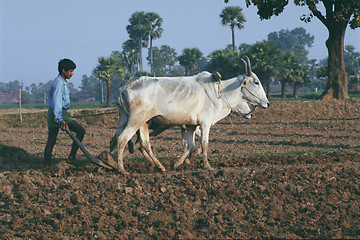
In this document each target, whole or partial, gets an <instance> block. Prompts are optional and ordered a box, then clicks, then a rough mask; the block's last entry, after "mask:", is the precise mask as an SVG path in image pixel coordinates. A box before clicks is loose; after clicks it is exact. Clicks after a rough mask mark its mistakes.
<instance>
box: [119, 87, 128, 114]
mask: <svg viewBox="0 0 360 240" xmlns="http://www.w3.org/2000/svg"><path fill="white" fill-rule="evenodd" d="M116 105H117V107H118V109H119V110H120V108H122V110H123V111H125V112H126V113H127V114H129V112H130V110H129V109H130V104H129V95H128V92H127V91H126V90H122V91H121V92H120V97H119V101H118V102H116Z"/></svg>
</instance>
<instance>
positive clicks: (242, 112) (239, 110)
mask: <svg viewBox="0 0 360 240" xmlns="http://www.w3.org/2000/svg"><path fill="white" fill-rule="evenodd" d="M231 112H232V113H234V114H235V115H237V116H243V117H244V118H247V119H250V118H251V117H252V111H251V109H250V107H249V105H248V104H247V103H246V102H241V103H239V104H238V105H236V106H235V107H233V108H231Z"/></svg>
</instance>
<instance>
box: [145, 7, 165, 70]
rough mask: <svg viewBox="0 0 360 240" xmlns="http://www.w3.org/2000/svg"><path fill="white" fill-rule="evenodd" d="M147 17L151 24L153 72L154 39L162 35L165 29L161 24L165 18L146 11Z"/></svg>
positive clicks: (151, 61)
mask: <svg viewBox="0 0 360 240" xmlns="http://www.w3.org/2000/svg"><path fill="white" fill-rule="evenodd" d="M146 17H147V19H148V23H149V26H150V29H149V36H150V69H151V73H152V72H153V69H152V64H153V52H152V41H153V40H154V39H158V38H160V36H161V33H162V31H163V29H162V28H161V24H162V21H163V19H162V18H161V17H160V16H159V15H158V14H157V13H154V12H148V13H146Z"/></svg>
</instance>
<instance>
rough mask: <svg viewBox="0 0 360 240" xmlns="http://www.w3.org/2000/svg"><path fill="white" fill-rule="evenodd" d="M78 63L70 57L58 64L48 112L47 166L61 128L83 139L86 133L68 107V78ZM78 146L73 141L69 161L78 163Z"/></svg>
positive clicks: (45, 155)
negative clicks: (57, 73)
mask: <svg viewBox="0 0 360 240" xmlns="http://www.w3.org/2000/svg"><path fill="white" fill-rule="evenodd" d="M75 68H76V65H75V63H74V62H73V61H71V60H70V59H62V60H60V61H59V64H58V71H59V75H58V76H57V77H56V78H55V79H54V80H53V82H52V84H51V88H50V93H49V100H48V105H49V110H48V114H47V124H48V129H49V134H48V140H47V143H46V147H45V151H44V158H45V166H46V167H49V166H50V165H51V155H52V150H53V147H54V145H55V143H56V138H57V135H58V132H59V128H61V130H66V129H70V130H71V131H73V132H75V133H76V137H77V138H78V139H79V140H80V141H82V140H83V138H84V135H85V129H84V128H83V127H82V126H81V125H80V124H79V123H77V122H76V121H74V120H72V118H71V116H70V114H69V113H68V111H67V110H68V109H69V108H70V94H69V88H68V79H70V78H71V77H72V76H73V75H74V69H75ZM78 148H79V147H78V146H77V145H76V144H75V143H74V142H73V144H72V147H71V151H70V155H69V158H68V162H70V163H72V164H75V165H76V164H77V160H76V152H77V150H78Z"/></svg>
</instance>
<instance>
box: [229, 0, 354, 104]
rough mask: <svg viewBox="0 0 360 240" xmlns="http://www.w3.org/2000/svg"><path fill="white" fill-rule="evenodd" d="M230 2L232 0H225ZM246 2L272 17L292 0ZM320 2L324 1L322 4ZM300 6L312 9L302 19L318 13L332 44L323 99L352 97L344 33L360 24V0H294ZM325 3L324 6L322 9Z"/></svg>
mask: <svg viewBox="0 0 360 240" xmlns="http://www.w3.org/2000/svg"><path fill="white" fill-rule="evenodd" d="M224 1H225V2H228V0H224ZM245 1H246V5H247V6H249V5H251V4H253V5H254V6H256V7H257V9H258V12H257V14H258V15H259V16H260V19H270V18H271V17H272V16H274V15H275V16H277V15H279V14H281V13H282V12H283V10H284V8H285V7H286V6H287V5H288V3H289V0H271V1H269V0H245ZM320 3H322V4H321V5H320ZM294 4H295V5H297V6H306V7H307V8H308V10H309V11H310V13H308V14H303V15H302V16H301V18H300V19H301V20H302V21H305V22H310V21H311V20H312V18H313V17H314V16H315V17H316V18H318V19H319V20H320V21H321V22H322V23H323V24H324V26H325V27H326V28H327V30H328V32H329V38H328V39H327V41H326V46H327V48H328V54H329V58H328V67H329V72H328V73H329V76H328V82H327V86H326V89H325V91H324V92H323V94H322V96H321V97H322V99H324V100H328V99H332V98H336V99H340V100H344V99H347V98H348V91H347V85H348V80H347V75H346V71H345V64H344V37H345V30H346V28H347V26H348V25H349V26H350V28H352V29H355V28H358V27H360V1H358V0H294ZM322 7H324V10H322Z"/></svg>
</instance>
